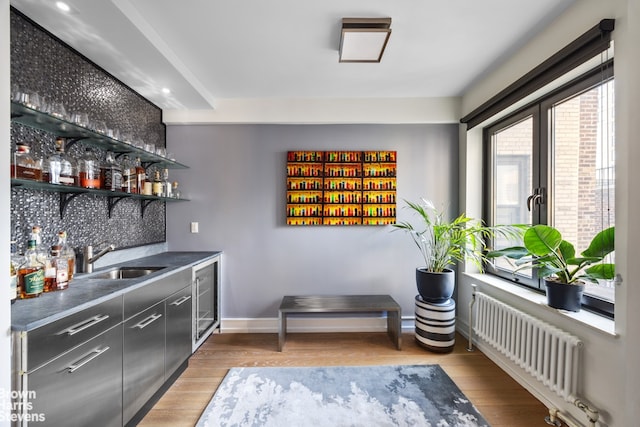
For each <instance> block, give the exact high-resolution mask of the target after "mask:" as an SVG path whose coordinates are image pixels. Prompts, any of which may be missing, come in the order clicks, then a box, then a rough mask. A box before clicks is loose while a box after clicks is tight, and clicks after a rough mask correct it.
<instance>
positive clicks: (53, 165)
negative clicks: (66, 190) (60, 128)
mask: <svg viewBox="0 0 640 427" xmlns="http://www.w3.org/2000/svg"><path fill="white" fill-rule="evenodd" d="M64 150H65V140H64V138H56V149H55V152H54V153H53V154H52V155H51V156H49V157H48V158H47V160H46V161H45V164H44V168H43V171H42V180H43V181H44V182H49V183H51V184H62V185H78V168H77V167H76V162H75V160H73V159H72V158H71V157H69V156H67V154H66V153H65V151H64Z"/></svg>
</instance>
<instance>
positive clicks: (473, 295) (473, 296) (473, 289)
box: [467, 283, 478, 351]
mask: <svg viewBox="0 0 640 427" xmlns="http://www.w3.org/2000/svg"><path fill="white" fill-rule="evenodd" d="M477 288H478V286H477V285H476V284H473V283H472V284H471V302H470V303H469V344H468V345H467V351H473V305H474V304H475V303H476V289H477Z"/></svg>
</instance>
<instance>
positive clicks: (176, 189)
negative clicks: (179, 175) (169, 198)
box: [172, 181, 182, 199]
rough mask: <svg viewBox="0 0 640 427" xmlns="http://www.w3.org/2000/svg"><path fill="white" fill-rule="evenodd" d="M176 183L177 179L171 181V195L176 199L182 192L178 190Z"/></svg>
mask: <svg viewBox="0 0 640 427" xmlns="http://www.w3.org/2000/svg"><path fill="white" fill-rule="evenodd" d="M178 185H179V184H178V181H173V190H172V193H173V197H174V198H176V199H179V198H180V197H181V196H182V194H181V193H180V190H179V189H178Z"/></svg>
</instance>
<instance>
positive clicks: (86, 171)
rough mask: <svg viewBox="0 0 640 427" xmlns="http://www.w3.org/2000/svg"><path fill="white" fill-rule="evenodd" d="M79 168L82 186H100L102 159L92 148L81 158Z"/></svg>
mask: <svg viewBox="0 0 640 427" xmlns="http://www.w3.org/2000/svg"><path fill="white" fill-rule="evenodd" d="M79 169H80V187H84V188H100V161H99V160H98V158H97V157H96V155H95V154H94V153H93V151H91V149H90V148H87V150H86V151H85V153H84V155H83V156H82V157H81V158H80V167H79Z"/></svg>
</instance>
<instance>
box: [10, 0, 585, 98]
mask: <svg viewBox="0 0 640 427" xmlns="http://www.w3.org/2000/svg"><path fill="white" fill-rule="evenodd" d="M574 1H575V0H535V1H514V0H447V1H442V0H437V1H436V0H397V1H390V0H349V1H345V0H322V1H315V2H311V1H301V0H235V1H228V0H227V1H222V0H180V1H165V0H66V2H67V3H68V4H69V6H70V7H71V11H70V12H68V13H64V12H61V11H60V10H58V9H57V8H56V6H55V2H54V1H52V0H11V5H12V6H14V7H16V8H17V9H18V10H20V11H21V12H22V13H24V14H25V15H27V16H28V17H30V18H31V19H33V20H34V21H35V22H37V23H38V24H40V25H42V26H43V27H44V28H46V29H47V30H49V31H50V32H52V33H53V34H55V35H56V36H58V37H59V38H60V39H62V40H63V41H64V42H66V43H68V44H69V45H71V46H72V47H74V48H75V49H76V50H78V51H79V52H81V53H82V54H84V55H85V56H87V57H88V58H89V59H91V60H92V61H94V62H95V63H96V64H98V65H100V66H101V67H102V68H104V69H105V70H107V71H108V72H109V73H111V74H112V75H114V76H116V77H117V78H119V79H120V80H121V81H123V82H124V83H125V84H127V85H128V86H129V87H131V88H133V89H134V90H136V91H137V92H139V93H140V94H142V95H143V96H145V97H146V98H148V99H149V100H151V101H152V102H153V103H155V104H156V105H158V106H159V107H161V108H163V109H165V110H167V109H173V110H207V109H215V108H216V105H217V104H218V103H219V102H220V100H224V99H276V98H280V99H316V98H324V99H328V98H336V99H345V98H353V99H362V98H371V97H375V98H433V97H456V96H461V95H462V94H463V93H464V92H465V90H466V89H467V88H469V87H470V85H472V84H473V83H474V82H475V81H477V79H479V78H481V77H482V76H483V75H485V74H486V73H488V72H490V71H491V70H492V68H493V67H495V66H496V65H497V64H500V62H501V61H502V60H504V59H506V58H507V57H508V56H509V55H510V54H512V53H513V52H514V51H515V50H517V49H518V48H519V47H521V46H522V45H523V44H524V43H526V42H527V40H529V39H530V38H531V37H533V36H534V35H535V34H537V33H538V32H540V31H542V30H543V29H544V27H545V26H546V25H547V24H548V23H549V22H551V21H552V20H553V19H554V18H555V17H556V16H558V15H559V14H560V13H562V12H563V11H564V10H565V9H566V8H567V7H568V6H569V5H570V4H571V3H573V2H574ZM343 17H391V18H392V24H391V29H392V34H391V38H390V40H389V43H388V45H387V48H386V50H385V53H384V56H383V58H382V62H381V63H378V64H376V63H355V64H354V63H339V62H338V44H339V39H340V24H341V19H342V18H343ZM507 83H508V82H507ZM162 88H168V89H170V91H171V92H170V93H169V94H165V93H163V91H162Z"/></svg>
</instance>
